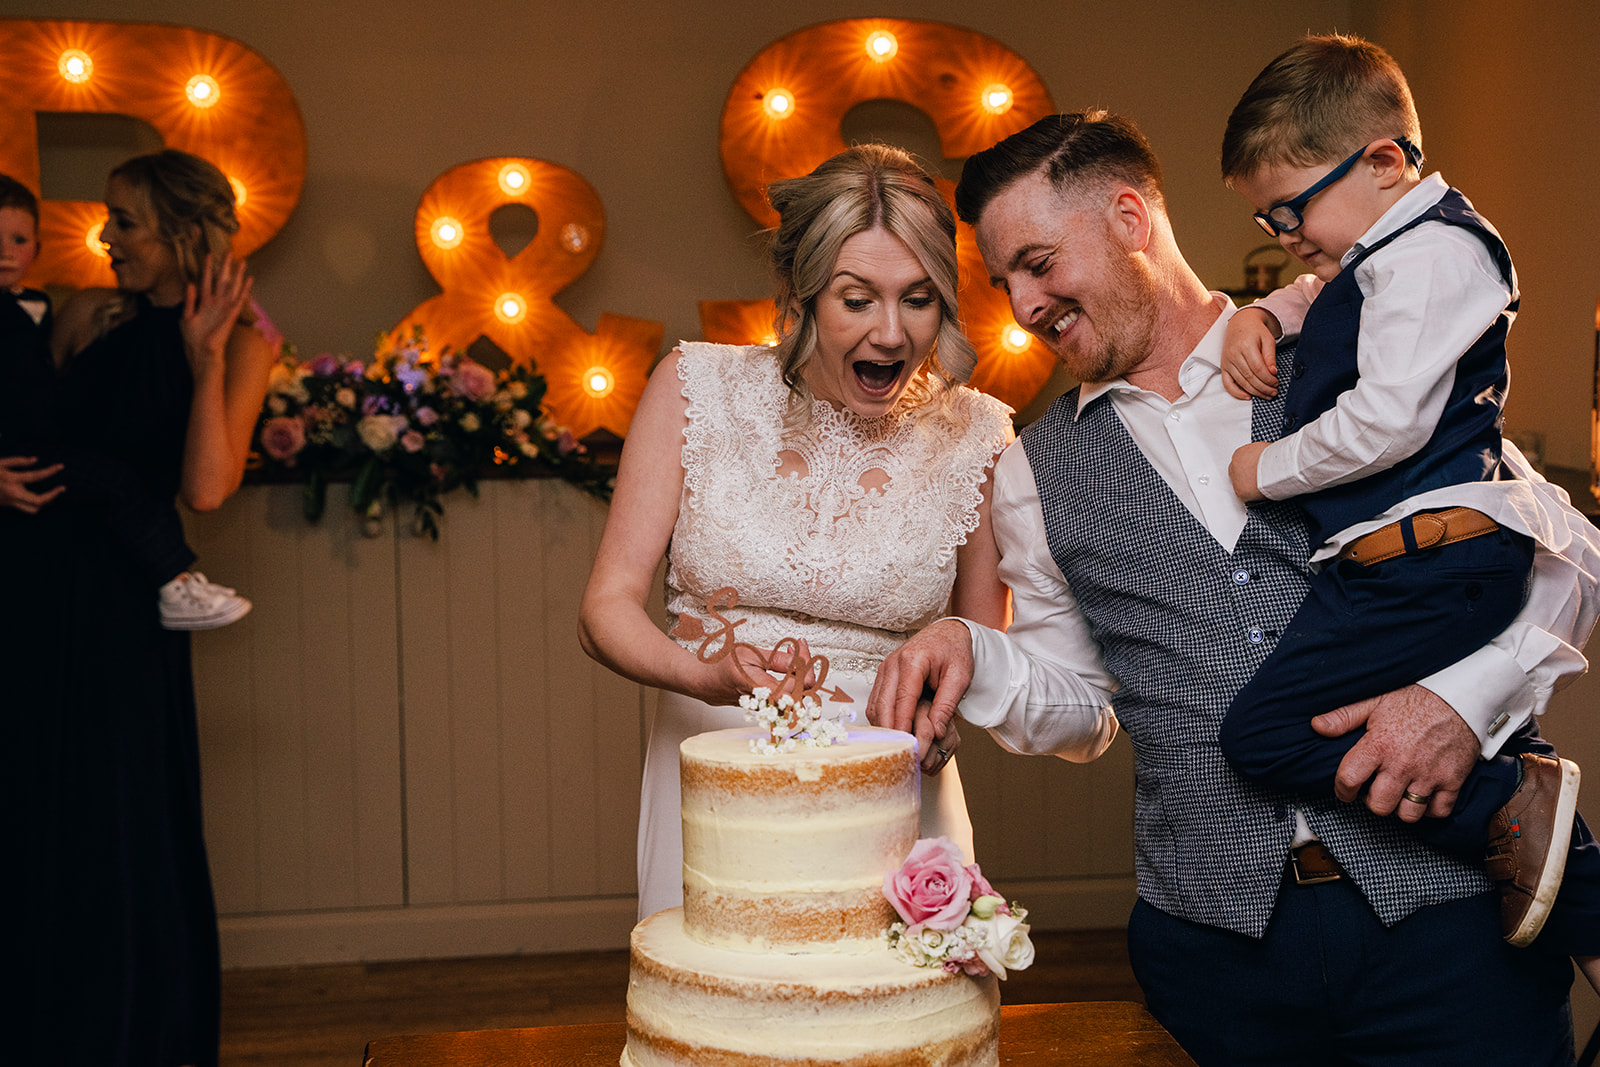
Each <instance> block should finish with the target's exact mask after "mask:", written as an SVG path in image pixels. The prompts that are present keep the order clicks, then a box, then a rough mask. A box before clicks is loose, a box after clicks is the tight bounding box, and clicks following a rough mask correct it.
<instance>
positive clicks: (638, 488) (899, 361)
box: [580, 145, 1011, 918]
mask: <svg viewBox="0 0 1600 1067" xmlns="http://www.w3.org/2000/svg"><path fill="white" fill-rule="evenodd" d="M768 196H769V199H770V200H771V203H772V205H773V207H774V208H775V209H776V210H777V212H778V214H779V216H780V222H779V224H778V226H777V228H776V230H775V231H774V232H773V234H772V237H771V261H772V267H773V270H774V273H775V275H776V277H777V303H778V307H779V309H780V323H779V325H780V329H781V333H782V340H781V341H780V342H779V343H778V345H777V346H776V347H772V348H768V347H764V346H747V347H732V346H724V345H711V344H698V343H688V342H685V343H683V344H682V345H680V346H679V347H678V348H677V349H676V350H674V351H673V352H672V354H671V355H669V356H668V357H667V359H666V360H664V361H663V362H662V364H661V366H659V367H658V368H657V369H656V371H655V373H654V374H653V375H652V377H651V379H650V383H649V386H648V387H647V388H646V390H645V394H644V398H643V400H642V401H641V403H640V406H639V410H638V412H637V414H636V415H635V417H634V421H633V426H632V429H631V432H630V433H629V436H628V443H627V446H626V448H625V450H624V452H623V458H622V468H621V470H620V472H619V475H618V481H617V489H616V495H615V499H614V501H613V503H612V508H611V515H610V518H609V520H608V522H607V524H606V530H605V534H604V536H603V538H602V540H601V545H600V549H599V553H598V555H597V557H596V560H595V566H594V571H593V573H592V574H591V576H590V579H589V586H588V589H587V591H586V593H585V595H584V601H583V609H582V615H581V620H580V637H581V639H582V641H583V645H584V648H585V649H586V650H587V651H588V652H589V654H590V655H591V656H593V657H595V658H596V659H598V660H599V661H600V662H602V663H604V664H606V665H607V666H608V667H610V668H611V669H613V670H615V671H617V672H618V673H619V674H622V675H625V676H626V677H628V678H631V679H633V680H635V681H638V682H641V683H644V684H646V685H651V686H655V687H657V688H659V689H661V690H662V694H661V700H660V703H659V707H658V710H657V714H656V718H655V722H654V724H653V727H652V730H651V734H650V744H649V752H648V755H647V757H646V763H645V770H644V786H643V799H642V804H641V813H640V820H639V855H638V861H639V915H640V917H641V918H643V917H644V916H647V915H650V914H652V913H654V912H656V911H659V910H661V909H663V908H668V907H673V906H676V905H678V904H680V903H681V902H682V884H683V883H682V862H683V860H682V856H683V852H682V838H681V831H680V823H679V814H678V745H679V743H680V742H681V741H682V740H683V739H684V738H686V737H689V736H691V735H693V734H695V733H699V732H701V731H703V730H715V729H723V728H727V727H732V726H743V725H745V723H744V717H743V712H742V711H741V710H740V709H739V708H738V707H737V701H738V698H739V695H740V693H741V692H742V691H743V690H744V688H745V683H744V682H743V681H742V679H741V676H740V671H741V669H742V670H743V671H746V672H749V673H750V674H751V676H752V677H759V675H757V674H755V672H756V671H758V670H759V666H758V665H757V664H754V663H751V662H746V663H744V664H742V665H738V666H736V665H735V664H733V663H732V662H731V661H730V660H728V659H724V660H723V661H721V662H720V663H715V664H707V663H703V662H701V661H700V660H699V659H698V658H697V656H696V654H695V647H696V646H697V645H698V643H699V642H698V641H697V640H694V639H685V640H683V641H681V642H679V641H675V640H673V639H672V638H671V637H668V636H667V635H665V634H663V633H662V632H661V631H660V630H659V629H657V628H656V626H655V625H654V624H653V623H652V621H651V620H650V618H649V616H648V615H647V613H646V610H645V603H646V600H647V598H648V596H649V594H650V591H651V584H652V582H653V580H654V575H655V572H656V567H657V565H658V564H659V563H660V561H661V558H662V556H663V555H665V556H666V557H667V564H668V567H667V578H666V584H667V609H668V611H669V613H670V614H671V616H672V618H671V623H672V626H671V627H669V629H672V630H676V629H677V627H678V624H679V622H680V621H682V620H693V621H694V622H697V623H699V624H700V628H703V629H705V630H707V631H710V630H713V629H715V628H717V626H718V624H717V623H716V621H715V620H714V618H713V617H712V616H711V614H710V611H709V606H708V598H709V597H710V596H711V594H712V593H714V592H715V591H716V590H718V589H720V588H722V587H724V586H733V587H734V588H736V589H737V590H738V592H739V596H740V600H739V605H738V607H737V608H736V609H735V611H734V612H733V616H734V617H737V618H744V619H748V621H747V622H746V623H745V624H744V625H743V626H742V627H741V628H740V630H739V631H738V635H739V640H740V641H741V642H743V643H745V644H749V645H752V646H755V647H760V648H771V647H772V646H773V645H774V644H775V643H776V642H777V641H778V640H779V639H781V638H784V637H798V638H802V639H804V640H805V641H806V642H807V644H808V645H809V648H810V651H811V652H812V654H814V655H816V654H821V655H826V656H827V657H828V660H829V661H830V665H831V666H830V673H829V675H828V682H829V685H830V686H835V685H836V686H838V687H840V688H842V689H843V690H845V692H846V693H848V694H849V695H851V696H852V697H853V698H854V700H855V701H856V707H857V708H858V709H860V708H863V707H864V705H865V700H866V697H867V694H868V693H869V692H870V691H871V687H872V679H873V677H874V674H875V673H876V671H877V666H878V663H879V662H880V661H881V660H882V659H883V657H884V656H885V655H887V654H888V653H889V652H891V651H893V650H894V649H895V648H897V647H898V646H899V645H900V644H901V643H902V642H903V641H904V640H905V639H906V638H907V637H908V636H909V635H910V634H911V633H912V632H914V631H915V630H917V629H918V628H919V627H921V626H923V625H926V624H927V623H928V622H929V621H931V620H933V619H935V618H938V617H939V616H940V615H942V614H944V613H945V611H946V610H947V608H948V609H952V610H954V611H955V612H957V613H958V614H961V615H963V616H966V617H968V618H976V619H980V620H984V621H987V622H990V623H991V624H992V625H996V626H998V625H1001V624H1002V623H1003V620H1004V615H1005V610H1006V591H1005V588H1004V587H1003V586H1002V585H1000V583H999V580H998V578H996V576H995V560H996V550H995V547H994V541H993V538H992V537H991V536H990V534H989V531H988V525H987V513H988V504H987V477H988V476H987V471H988V468H989V466H990V464H991V463H992V462H993V460H994V457H995V455H996V454H997V453H998V452H999V451H1000V450H1001V448H1003V447H1004V446H1005V444H1006V442H1007V441H1008V440H1009V439H1010V437H1011V422H1010V418H1009V414H1010V413H1009V409H1007V408H1006V407H1005V406H1004V405H1002V404H1001V403H1000V402H999V401H997V400H994V399H993V398H991V397H988V396H985V395H983V394H981V393H978V392H976V391H974V390H972V389H970V388H967V387H966V386H964V385H962V384H961V383H962V382H964V381H965V380H966V379H967V378H968V377H969V376H970V374H971V372H972V367H973V363H974V360H975V355H974V353H973V349H972V346H971V344H970V343H969V342H968V341H967V340H966V338H965V337H964V336H962V333H961V327H960V322H959V319H958V317H957V312H956V287H957V269H956V250H955V220H954V218H953V216H952V215H951V213H950V210H949V208H948V207H947V206H946V205H945V203H944V200H943V199H942V197H941V196H940V194H939V192H938V190H937V189H936V188H935V186H934V184H933V180H932V178H930V177H929V176H928V174H927V173H926V172H925V171H924V170H923V169H922V168H921V167H920V166H918V165H917V164H916V163H915V162H914V161H913V160H912V159H911V158H910V157H909V156H908V155H906V154H905V153H904V152H901V151H900V150H898V149H894V148H889V147H886V146H882V145H864V146H858V147H856V148H852V149H850V150H849V151H847V152H844V153H842V154H840V155H838V156H835V157H834V158H833V159H830V160H828V161H827V162H826V163H824V164H822V165H821V166H820V167H818V168H817V169H816V170H815V171H813V172H812V173H811V174H809V175H806V176H805V177H801V178H794V179H790V180H787V181H780V182H776V183H774V184H773V186H772V187H771V189H770V190H769V191H768ZM952 602H953V608H952ZM688 629H689V630H690V631H692V630H693V629H694V627H693V626H691V627H689V628H688ZM861 721H862V724H863V725H865V720H864V719H863V720H861ZM921 740H922V742H923V756H922V759H923V768H924V770H925V772H926V774H927V776H926V777H925V778H924V779H923V783H924V795H923V822H924V828H923V833H924V835H925V836H927V835H937V834H945V835H948V836H949V837H951V838H952V839H953V840H955V841H956V842H957V843H958V844H959V845H960V846H961V847H962V849H963V851H964V852H966V854H967V855H968V858H969V859H970V858H971V852H972V828H971V823H970V821H969V820H968V818H967V812H966V804H965V800H964V798H963V797H962V793H961V782H960V779H959V777H957V774H956V768H955V766H954V765H953V764H951V763H950V762H949V760H950V754H951V753H952V752H954V750H955V746H956V744H957V743H958V738H957V737H956V736H955V734H954V732H953V731H952V732H951V733H949V734H947V735H946V736H944V737H941V738H934V737H932V736H931V735H930V736H928V737H924V738H921Z"/></svg>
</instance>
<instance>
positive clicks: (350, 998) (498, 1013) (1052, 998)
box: [222, 930, 1142, 1067]
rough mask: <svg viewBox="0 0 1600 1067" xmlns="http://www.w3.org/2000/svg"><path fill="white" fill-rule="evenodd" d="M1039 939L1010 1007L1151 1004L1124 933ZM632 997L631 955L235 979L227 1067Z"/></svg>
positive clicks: (285, 972)
mask: <svg viewBox="0 0 1600 1067" xmlns="http://www.w3.org/2000/svg"><path fill="white" fill-rule="evenodd" d="M1033 942H1034V947H1035V949H1036V950H1037V957H1036V959H1035V961H1034V964H1033V966H1032V967H1030V968H1029V969H1028V970H1026V971H1021V972H1018V973H1016V974H1013V975H1012V976H1011V978H1010V979H1009V980H1008V981H1006V983H1005V984H1004V985H1002V986H1001V996H1002V997H1003V998H1004V1000H1005V1002H1006V1003H1007V1004H1047V1003H1054V1002H1057V1001H1065V1000H1142V997H1141V995H1140V993H1139V987H1138V985H1137V984H1135V982H1134V980H1133V972H1132V970H1130V969H1129V967H1128V953H1127V944H1126V939H1125V936H1124V933H1123V931H1122V930H1094V931H1073V932H1060V933H1040V934H1035V935H1034V937H1033ZM627 989H628V954H627V953H626V952H581V953H570V954H563V955H550V956H511V957H494V958H488V959H469V960H418V961H408V962H404V963H367V964H345V965H338V966H331V967H275V968H268V969H262V970H245V971H227V972H224V974H223V976H222V1067H242V1065H245V1064H273V1065H275V1067H360V1065H361V1053H362V1050H363V1049H364V1048H365V1047H366V1044H367V1042H368V1041H370V1040H372V1039H373V1038H376V1037H383V1036H386V1035H392V1034H421V1033H434V1032H437V1031H441V1030H484V1029H495V1028H499V1027H510V1026H558V1025H563V1024H567V1023H589V1022H610V1021H616V1020H621V1019H622V1018H623V1002H624V999H625V997H626V996H627ZM618 1052H619V1054H620V1052H621V1050H620V1049H619V1050H618Z"/></svg>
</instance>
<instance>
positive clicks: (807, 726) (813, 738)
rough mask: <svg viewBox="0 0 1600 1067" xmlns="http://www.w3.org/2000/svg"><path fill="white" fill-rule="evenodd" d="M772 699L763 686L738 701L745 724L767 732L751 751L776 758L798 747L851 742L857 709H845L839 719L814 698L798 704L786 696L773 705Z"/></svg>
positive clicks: (752, 744) (792, 698)
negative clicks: (850, 737)
mask: <svg viewBox="0 0 1600 1067" xmlns="http://www.w3.org/2000/svg"><path fill="white" fill-rule="evenodd" d="M771 696H772V690H771V689H768V688H766V687H764V686H763V687H762V688H759V689H757V690H755V691H754V692H752V693H747V694H745V695H744V696H741V697H740V698H739V706H740V707H741V708H743V709H744V718H745V721H746V722H751V723H755V724H756V725H758V726H762V727H765V728H766V731H767V735H766V737H764V738H752V739H751V741H750V751H751V752H756V753H760V754H762V755H767V756H775V755H777V754H778V753H780V752H793V751H794V750H795V749H797V748H827V747H828V746H829V745H840V744H843V743H844V742H845V741H847V740H849V735H850V731H849V727H848V726H847V725H846V723H848V722H854V721H855V718H856V713H855V709H853V708H845V709H844V710H843V711H841V712H840V713H839V717H838V718H829V717H828V716H827V715H826V714H824V713H823V710H822V705H820V704H818V703H817V701H816V698H814V697H810V696H807V697H803V698H801V700H800V701H799V702H798V703H796V701H795V699H794V697H792V696H790V695H789V694H787V693H785V694H784V695H782V696H780V697H779V698H778V702H777V703H776V704H773V703H771V702H770V700H769V698H770V697H771Z"/></svg>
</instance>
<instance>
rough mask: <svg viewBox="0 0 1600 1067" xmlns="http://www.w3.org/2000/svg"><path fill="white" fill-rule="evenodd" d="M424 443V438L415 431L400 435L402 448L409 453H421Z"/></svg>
mask: <svg viewBox="0 0 1600 1067" xmlns="http://www.w3.org/2000/svg"><path fill="white" fill-rule="evenodd" d="M424 443H425V440H424V438H423V436H422V435H421V434H420V433H418V432H417V431H415V430H407V431H406V432H405V433H403V434H401V435H400V447H401V448H403V449H405V450H406V451H407V452H421V451H422V446H423V444H424Z"/></svg>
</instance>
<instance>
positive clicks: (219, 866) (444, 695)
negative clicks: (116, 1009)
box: [186, 480, 1133, 967]
mask: <svg viewBox="0 0 1600 1067" xmlns="http://www.w3.org/2000/svg"><path fill="white" fill-rule="evenodd" d="M344 493H345V488H344V487H343V486H334V487H333V488H332V490H331V491H330V493H329V501H328V509H327V514H326V515H325V516H324V517H323V519H322V521H321V522H320V523H319V524H317V525H311V524H308V523H307V522H306V521H305V520H304V519H303V518H302V516H301V514H300V490H299V487H298V486H250V487H246V488H245V489H243V490H241V491H240V492H239V493H238V495H237V496H235V497H234V498H233V499H232V500H231V501H229V503H228V504H227V505H226V506H225V507H224V508H223V509H222V510H220V511H218V512H214V513H211V514H207V515H190V516H186V521H187V524H188V529H189V534H190V540H191V542H192V543H193V545H194V547H195V549H196V551H198V552H199V554H200V563H199V567H200V568H201V569H202V570H204V571H205V572H206V573H207V574H208V575H209V576H210V577H211V578H212V579H213V580H216V581H221V582H223V583H224V584H228V585H234V586H237V587H238V588H239V590H240V591H241V592H242V593H244V594H245V595H246V596H248V597H250V598H251V600H253V601H254V602H255V610H254V611H253V612H251V614H250V615H249V616H247V617H246V618H245V619H244V620H243V621H241V622H239V623H237V624H235V625H233V626H230V627H227V628H225V629H222V630H217V631H211V632H207V633H200V634H197V635H196V636H195V641H194V648H195V683H196V688H197V691H198V692H197V695H198V698H199V705H200V738H201V751H202V761H203V774H204V781H205V804H206V837H207V844H208V847H209V849H210V855H211V869H212V878H213V881H214V883H215V886H216V894H217V909H218V912H219V914H220V917H221V926H222V948H223V963H224V965H225V966H229V967H243V966H269V965H275V964H292V963H320V962H337V961H353V960H369V959H404V958H417V957H448V956H469V955H482V954H494V953H513V952H540V951H551V952H553V951H566V950H574V949H590V948H621V947H624V946H626V944H627V938H628V932H629V930H630V929H631V928H632V926H633V921H634V908H635V901H634V896H633V894H634V828H635V822H636V820H637V818H638V795H639V768H640V764H641V757H642V753H643V743H644V738H645V736H646V733H647V729H648V724H647V715H648V714H649V709H650V707H651V703H652V698H651V696H650V694H649V691H648V690H643V689H641V688H640V687H639V686H636V685H634V684H632V683H630V682H627V681H624V680H623V679H620V678H618V677H616V676H614V675H612V674H611V673H610V672H609V671H607V670H605V669H604V668H603V667H600V666H599V665H597V664H595V663H593V662H592V661H590V660H589V659H588V657H586V656H585V655H584V654H583V652H582V650H581V649H580V648H579V647H578V641H577V636H576V629H577V610H578V602H579V598H580V596H581V594H582V591H583V585H584V582H585V580H586V579H587V577H588V572H589V566H590V562H591V561H592V559H593V556H594V550H595V546H596V545H597V544H598V542H599V537H600V531H601V528H602V527H603V525H604V523H605V514H606V509H605V505H603V504H601V503H599V502H598V501H595V500H593V499H592V498H590V497H588V496H586V495H584V494H582V493H580V492H578V491H577V490H575V489H573V488H571V487H570V486H568V485H566V484H565V483H563V482H559V481H553V480H534V481H516V482H501V481H496V482H486V483H484V485H483V486H482V496H481V497H480V498H479V499H476V500H475V499H473V498H471V497H470V496H466V495H465V494H453V495H452V496H451V497H450V498H449V499H448V501H447V502H446V505H445V517H444V524H443V528H444V532H443V536H442V537H441V538H440V540H439V541H438V542H434V541H431V540H428V539H426V538H418V537H415V536H413V535H412V534H411V533H410V532H409V530H408V529H405V528H404V527H405V526H406V523H405V522H404V519H405V517H406V516H404V515H402V516H401V519H402V521H401V523H400V524H399V525H400V527H401V529H400V530H399V531H398V532H397V530H396V524H395V523H394V522H393V521H392V518H391V519H386V520H385V521H384V523H383V525H382V529H381V531H380V533H379V536H377V537H367V536H364V535H363V533H362V530H361V524H360V523H359V522H358V521H357V520H356V519H355V518H354V517H353V515H352V514H351V512H350V511H349V509H348V508H347V507H346V506H345V505H344ZM657 610H658V611H659V605H658V606H657ZM960 759H961V764H962V777H963V779H964V781H965V785H966V792H967V797H968V803H969V804H970V806H971V809H972V815H973V822H974V824H975V826H976V832H977V848H978V858H979V860H980V862H981V863H982V864H983V868H984V872H985V874H987V875H988V876H989V877H990V879H991V880H992V881H994V882H995V883H996V885H997V886H999V887H1000V888H1001V891H1002V892H1005V893H1007V894H1009V895H1011V896H1013V897H1016V898H1017V899H1020V900H1022V901H1024V902H1025V903H1026V904H1027V905H1028V906H1029V907H1030V909H1032V912H1033V919H1034V921H1035V923H1036V925H1038V926H1039V927H1040V928H1054V929H1059V928H1072V927H1076V928H1092V927H1107V926H1120V925H1121V924H1122V923H1123V922H1125V921H1126V918H1127V911H1128V908H1129V907H1130V906H1131V904H1132V901H1133V845H1132V794H1133V788H1132V763H1131V755H1130V751H1129V747H1128V745H1127V744H1126V742H1125V741H1119V742H1118V743H1117V744H1116V745H1115V746H1113V748H1112V751H1111V752H1110V753H1109V754H1108V755H1107V756H1106V757H1104V758H1102V759H1101V760H1099V761H1097V762H1096V763H1095V764H1091V765H1088V766H1078V765H1073V764H1067V763H1063V762H1062V761H1059V760H1054V759H1040V758H1026V757H1020V756H1014V755H1011V754H1009V753H1005V752H1002V751H1001V750H999V749H998V748H997V747H996V746H995V745H994V744H993V743H992V742H990V741H989V740H988V738H987V737H986V736H983V735H982V734H981V733H980V732H979V731H976V730H973V729H970V728H969V729H968V730H967V731H966V733H965V734H964V743H963V747H962V751H961V757H960Z"/></svg>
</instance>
